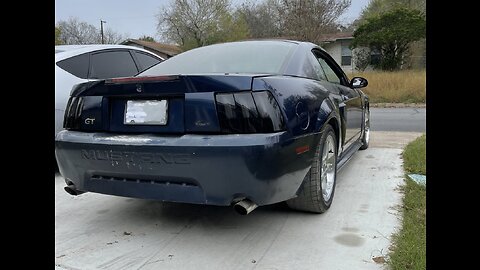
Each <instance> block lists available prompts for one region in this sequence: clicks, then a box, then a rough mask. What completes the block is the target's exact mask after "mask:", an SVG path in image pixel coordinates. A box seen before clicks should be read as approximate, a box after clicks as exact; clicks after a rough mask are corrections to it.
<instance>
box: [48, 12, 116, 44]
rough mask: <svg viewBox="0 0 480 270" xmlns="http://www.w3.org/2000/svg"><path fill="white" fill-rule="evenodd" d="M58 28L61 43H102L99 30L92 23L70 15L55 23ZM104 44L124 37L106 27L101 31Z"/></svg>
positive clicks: (114, 42)
mask: <svg viewBox="0 0 480 270" xmlns="http://www.w3.org/2000/svg"><path fill="white" fill-rule="evenodd" d="M57 27H58V29H60V40H61V42H63V44H67V45H71V44H80V45H81V44H99V43H102V37H101V34H100V31H99V30H98V29H97V28H96V27H95V26H93V25H91V24H89V23H87V22H82V21H80V20H79V19H78V18H74V17H70V18H69V19H68V20H66V21H64V20H61V21H59V22H58V23H57ZM103 36H104V42H105V44H117V43H119V42H120V41H122V40H123V39H124V37H123V35H121V34H119V33H117V32H115V31H113V30H111V29H106V30H104V31H103Z"/></svg>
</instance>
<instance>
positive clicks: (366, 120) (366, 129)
mask: <svg viewBox="0 0 480 270" xmlns="http://www.w3.org/2000/svg"><path fill="white" fill-rule="evenodd" d="M369 143H370V109H368V108H367V109H366V110H365V116H364V117H363V135H362V146H360V150H365V149H367V148H368V144H369Z"/></svg>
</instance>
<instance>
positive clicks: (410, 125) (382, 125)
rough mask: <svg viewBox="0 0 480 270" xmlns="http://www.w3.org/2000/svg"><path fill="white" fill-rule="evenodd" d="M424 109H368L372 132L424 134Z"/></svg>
mask: <svg viewBox="0 0 480 270" xmlns="http://www.w3.org/2000/svg"><path fill="white" fill-rule="evenodd" d="M425 117H426V109H425V108H370V119H371V122H370V127H371V129H372V131H406V132H426V126H425V120H426V119H425Z"/></svg>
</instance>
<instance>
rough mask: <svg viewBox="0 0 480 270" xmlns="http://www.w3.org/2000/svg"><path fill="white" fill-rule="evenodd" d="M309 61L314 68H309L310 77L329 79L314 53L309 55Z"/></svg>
mask: <svg viewBox="0 0 480 270" xmlns="http://www.w3.org/2000/svg"><path fill="white" fill-rule="evenodd" d="M308 62H310V64H311V68H312V70H308V72H307V74H308V75H309V76H308V77H310V78H312V79H315V80H327V77H326V76H325V73H324V72H323V69H322V67H321V66H320V63H319V62H318V60H317V57H316V56H315V55H314V54H313V53H311V54H310V56H309V57H308Z"/></svg>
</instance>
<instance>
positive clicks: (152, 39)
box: [138, 35, 155, 42]
mask: <svg viewBox="0 0 480 270" xmlns="http://www.w3.org/2000/svg"><path fill="white" fill-rule="evenodd" d="M138 40H143V41H149V42H155V39H154V38H153V37H151V36H146V35H143V36H142V37H140V38H138Z"/></svg>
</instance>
